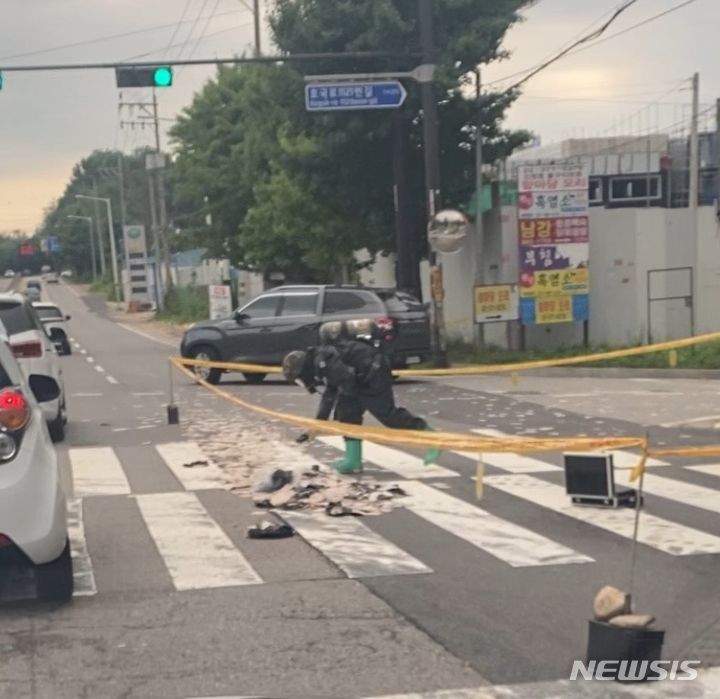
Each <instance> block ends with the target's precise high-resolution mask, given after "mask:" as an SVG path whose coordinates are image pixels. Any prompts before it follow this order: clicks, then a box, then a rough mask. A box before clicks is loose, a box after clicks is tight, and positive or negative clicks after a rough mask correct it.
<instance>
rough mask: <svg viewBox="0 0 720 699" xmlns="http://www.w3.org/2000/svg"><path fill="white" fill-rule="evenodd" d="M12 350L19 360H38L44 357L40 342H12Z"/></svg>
mask: <svg viewBox="0 0 720 699" xmlns="http://www.w3.org/2000/svg"><path fill="white" fill-rule="evenodd" d="M10 348H11V349H12V351H13V354H14V355H15V356H16V357H17V358H18V359H37V358H39V357H42V344H40V343H39V342H17V343H15V342H11V343H10Z"/></svg>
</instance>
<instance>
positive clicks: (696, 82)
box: [688, 73, 702, 334]
mask: <svg viewBox="0 0 720 699" xmlns="http://www.w3.org/2000/svg"><path fill="white" fill-rule="evenodd" d="M692 93H693V96H692V122H691V124H690V185H689V192H688V208H689V213H690V236H691V237H692V240H693V243H694V250H695V260H694V268H695V271H694V274H693V317H694V318H695V323H696V324H697V323H698V322H699V320H700V319H701V318H702V315H701V313H700V311H701V308H700V306H701V299H700V295H701V294H700V292H701V289H702V286H701V284H700V274H701V259H702V250H701V246H700V230H699V226H698V200H699V198H700V137H699V133H698V121H699V118H700V75H699V74H698V73H695V74H694V75H693V78H692ZM695 332H697V327H695V328H693V334H695Z"/></svg>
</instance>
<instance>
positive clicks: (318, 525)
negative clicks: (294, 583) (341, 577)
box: [279, 512, 432, 578]
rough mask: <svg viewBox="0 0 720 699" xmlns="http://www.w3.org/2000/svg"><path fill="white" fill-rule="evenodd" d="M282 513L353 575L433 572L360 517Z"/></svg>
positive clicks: (329, 556) (317, 547)
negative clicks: (375, 530) (358, 518)
mask: <svg viewBox="0 0 720 699" xmlns="http://www.w3.org/2000/svg"><path fill="white" fill-rule="evenodd" d="M279 514H280V516H281V517H282V518H283V519H284V520H285V521H286V522H287V523H288V524H289V525H290V526H292V527H293V528H294V529H295V530H296V531H297V532H298V534H300V536H302V537H303V539H305V540H306V541H307V542H308V543H310V544H311V545H312V546H314V547H315V548H316V549H317V550H318V551H320V553H322V554H323V555H324V556H325V557H326V558H329V559H330V560H331V561H332V562H333V563H334V564H335V565H336V566H337V567H338V568H340V569H341V570H343V571H344V572H345V573H346V574H347V576H348V577H349V578H371V577H377V576H381V575H412V574H416V573H432V569H431V568H428V567H427V566H426V565H425V564H424V563H422V562H421V561H418V560H417V559H416V558H413V557H412V556H411V555H410V554H408V553H406V552H405V551H403V550H402V549H401V548H398V547H397V546H395V545H394V544H391V543H390V542H389V541H387V540H386V539H384V538H383V537H381V536H380V535H379V534H376V533H375V532H374V531H373V530H372V529H370V528H369V527H367V526H365V525H364V524H363V523H362V522H360V521H359V520H357V519H349V518H342V519H340V518H334V519H333V518H329V517H328V516H327V515H326V514H325V513H319V514H310V513H307V512H281V513H279Z"/></svg>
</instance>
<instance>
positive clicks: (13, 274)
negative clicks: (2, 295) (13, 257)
mask: <svg viewBox="0 0 720 699" xmlns="http://www.w3.org/2000/svg"><path fill="white" fill-rule="evenodd" d="M3 276H5V277H7V278H8V279H10V278H12V277H14V276H15V272H13V270H11V269H6V270H5V274H4V275H3Z"/></svg>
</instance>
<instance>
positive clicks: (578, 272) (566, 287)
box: [520, 267, 590, 298]
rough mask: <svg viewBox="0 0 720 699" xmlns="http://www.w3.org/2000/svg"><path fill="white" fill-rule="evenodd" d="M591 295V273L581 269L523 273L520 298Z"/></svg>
mask: <svg viewBox="0 0 720 699" xmlns="http://www.w3.org/2000/svg"><path fill="white" fill-rule="evenodd" d="M589 293H590V271H589V270H588V269H587V268H584V267H583V268H580V269H554V270H547V271H543V272H523V274H522V283H521V286H520V296H522V297H523V298H537V297H539V296H560V295H563V294H569V295H571V296H575V295H579V294H589Z"/></svg>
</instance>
